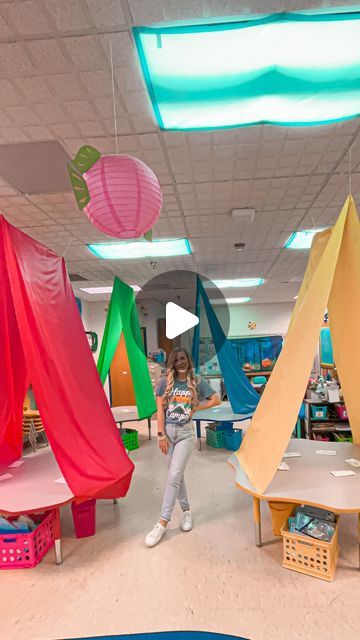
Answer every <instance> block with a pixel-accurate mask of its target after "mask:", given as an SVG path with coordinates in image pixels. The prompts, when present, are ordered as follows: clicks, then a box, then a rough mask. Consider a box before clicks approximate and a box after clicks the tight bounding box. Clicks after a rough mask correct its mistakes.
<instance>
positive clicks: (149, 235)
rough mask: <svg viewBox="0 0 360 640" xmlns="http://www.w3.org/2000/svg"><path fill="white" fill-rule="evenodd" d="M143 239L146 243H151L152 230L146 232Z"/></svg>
mask: <svg viewBox="0 0 360 640" xmlns="http://www.w3.org/2000/svg"><path fill="white" fill-rule="evenodd" d="M144 238H145V240H146V241H147V242H152V240H153V230H152V229H150V230H149V231H147V232H146V233H144Z"/></svg>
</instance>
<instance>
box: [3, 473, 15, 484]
mask: <svg viewBox="0 0 360 640" xmlns="http://www.w3.org/2000/svg"><path fill="white" fill-rule="evenodd" d="M13 477H14V476H13V475H11V473H4V474H3V475H2V476H0V482H2V481H3V480H10V478H13Z"/></svg>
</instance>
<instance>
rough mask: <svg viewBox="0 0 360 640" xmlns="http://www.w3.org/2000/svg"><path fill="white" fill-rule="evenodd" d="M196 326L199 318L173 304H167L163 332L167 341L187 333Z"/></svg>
mask: <svg viewBox="0 0 360 640" xmlns="http://www.w3.org/2000/svg"><path fill="white" fill-rule="evenodd" d="M197 324H199V318H198V317H197V316H195V315H194V314H193V313H190V312H189V311H186V309H183V308H182V307H179V305H178V304H175V303H174V302H168V303H167V305H166V325H165V332H166V337H167V338H169V340H172V339H173V338H177V336H181V334H182V333H185V331H189V329H192V328H193V327H195V326H196V325H197Z"/></svg>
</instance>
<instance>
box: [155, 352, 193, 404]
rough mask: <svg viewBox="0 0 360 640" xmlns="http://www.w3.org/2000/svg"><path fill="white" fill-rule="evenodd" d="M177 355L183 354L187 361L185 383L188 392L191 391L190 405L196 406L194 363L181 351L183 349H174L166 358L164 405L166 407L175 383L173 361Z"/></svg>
mask: <svg viewBox="0 0 360 640" xmlns="http://www.w3.org/2000/svg"><path fill="white" fill-rule="evenodd" d="M178 353H185V355H186V357H187V360H188V365H189V368H188V372H187V376H186V383H187V386H188V388H189V390H190V391H191V404H192V406H194V405H196V404H197V400H198V396H197V389H196V383H197V376H196V375H195V368H194V362H193V359H192V357H191V355H190V353H189V352H188V351H187V350H186V349H183V347H175V348H174V349H173V350H172V351H171V353H170V355H169V357H168V361H167V364H166V388H165V392H164V396H163V398H164V400H163V402H164V405H167V404H168V402H169V399H170V396H171V394H172V392H173V389H174V381H175V360H176V357H177V355H178Z"/></svg>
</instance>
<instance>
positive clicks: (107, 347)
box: [97, 278, 156, 420]
mask: <svg viewBox="0 0 360 640" xmlns="http://www.w3.org/2000/svg"><path fill="white" fill-rule="evenodd" d="M122 331H123V332H124V339H125V346H126V351H127V355H128V359H129V365H130V370H131V376H132V381H133V385H134V393H135V399H136V406H137V410H138V414H139V419H140V420H142V419H143V418H149V417H150V416H152V414H153V413H155V411H156V403H155V397H154V392H153V389H152V385H151V379H150V374H149V369H148V366H147V362H146V357H145V353H144V346H143V343H142V338H141V332H140V325H139V318H138V315H137V310H136V304H135V298H134V291H133V289H132V288H131V287H129V285H127V284H125V282H122V281H121V280H119V278H115V280H114V286H113V291H112V294H111V300H110V305H109V311H108V315H107V318H106V325H105V331H104V337H103V340H102V343H101V349H100V354H99V360H98V364H97V368H98V371H99V375H100V378H101V382H102V383H103V384H104V382H105V380H106V376H107V375H108V373H109V369H110V365H111V363H112V360H113V357H114V355H115V351H116V348H117V346H118V342H119V340H120V336H121V333H122Z"/></svg>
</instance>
